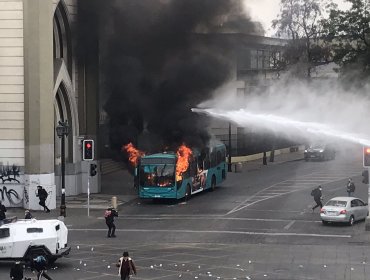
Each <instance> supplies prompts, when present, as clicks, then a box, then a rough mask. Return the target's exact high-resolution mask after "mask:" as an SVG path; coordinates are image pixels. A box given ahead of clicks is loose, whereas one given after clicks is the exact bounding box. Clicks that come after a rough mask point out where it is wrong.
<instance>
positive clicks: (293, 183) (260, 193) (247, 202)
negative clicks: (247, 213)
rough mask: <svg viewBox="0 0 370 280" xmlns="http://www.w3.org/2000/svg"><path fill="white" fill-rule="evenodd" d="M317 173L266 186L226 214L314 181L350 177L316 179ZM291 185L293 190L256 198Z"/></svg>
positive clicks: (298, 188)
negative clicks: (309, 177)
mask: <svg viewBox="0 0 370 280" xmlns="http://www.w3.org/2000/svg"><path fill="white" fill-rule="evenodd" d="M315 174H318V173H312V174H308V175H303V176H302V177H300V178H303V177H308V176H311V180H310V179H307V180H306V179H300V178H297V179H295V180H291V179H290V180H285V181H282V182H279V183H276V184H274V185H271V186H269V187H267V188H264V189H262V190H260V191H258V192H257V193H255V194H254V195H252V196H249V197H248V198H247V199H246V200H244V201H243V202H241V203H239V204H238V205H237V206H235V207H234V208H233V209H231V210H230V211H229V212H227V213H226V214H225V216H227V215H229V214H232V213H235V212H238V211H240V210H243V209H245V208H246V207H249V206H251V205H254V204H256V203H259V202H262V201H265V200H267V199H271V198H276V197H280V196H282V195H285V194H290V193H293V192H297V191H302V190H306V189H309V188H310V187H312V186H313V182H322V183H321V184H322V185H323V183H332V182H337V181H341V180H343V179H345V178H348V176H345V177H341V178H339V177H338V178H337V180H315ZM349 177H351V176H349ZM305 181H306V182H307V181H308V182H310V183H308V182H307V183H305ZM287 184H288V185H287ZM296 184H299V185H302V186H301V187H299V186H296ZM289 185H290V186H289ZM314 185H317V184H314ZM289 187H290V189H291V191H287V192H282V193H281V194H276V195H271V196H268V197H265V198H262V199H258V200H255V198H256V197H261V196H263V195H264V194H266V193H268V192H269V191H273V192H275V191H277V189H276V188H279V189H280V190H281V189H282V188H283V189H286V188H289Z"/></svg>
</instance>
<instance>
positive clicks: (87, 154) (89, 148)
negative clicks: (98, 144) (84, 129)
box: [82, 140, 94, 160]
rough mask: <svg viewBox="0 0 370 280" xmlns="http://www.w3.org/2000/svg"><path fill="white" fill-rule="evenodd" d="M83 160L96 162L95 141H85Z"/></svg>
mask: <svg viewBox="0 0 370 280" xmlns="http://www.w3.org/2000/svg"><path fill="white" fill-rule="evenodd" d="M82 160H94V140H84V141H83V148H82Z"/></svg>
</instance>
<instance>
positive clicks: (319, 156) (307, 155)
mask: <svg viewBox="0 0 370 280" xmlns="http://www.w3.org/2000/svg"><path fill="white" fill-rule="evenodd" d="M304 159H305V160H306V161H308V160H310V159H316V160H330V159H335V149H334V147H333V146H332V145H330V144H317V145H311V146H310V147H309V148H307V149H306V150H305V151H304Z"/></svg>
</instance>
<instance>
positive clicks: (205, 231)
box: [68, 228, 352, 238]
mask: <svg viewBox="0 0 370 280" xmlns="http://www.w3.org/2000/svg"><path fill="white" fill-rule="evenodd" d="M68 230H70V231H104V232H105V231H107V229H89V228H85V229H68ZM116 232H150V233H153V232H167V233H202V234H204V233H215V234H220V233H225V234H239V235H268V236H306V237H320V238H321V237H327V238H351V237H352V236H351V235H344V234H343V235H342V234H317V233H295V232H255V231H233V230H188V229H184V230H182V229H174V230H167V229H116Z"/></svg>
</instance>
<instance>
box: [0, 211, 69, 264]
mask: <svg viewBox="0 0 370 280" xmlns="http://www.w3.org/2000/svg"><path fill="white" fill-rule="evenodd" d="M67 237H68V229H67V227H66V226H65V224H64V223H63V222H62V221H59V220H36V219H29V220H23V219H20V220H17V218H16V217H14V218H11V219H7V220H6V221H5V223H4V224H3V225H1V226H0V260H12V259H17V260H23V261H25V262H30V261H32V259H33V258H35V257H36V256H39V255H43V256H45V257H46V259H47V260H48V263H49V264H52V263H54V262H55V261H56V260H57V259H58V258H60V257H62V256H65V255H68V254H69V252H70V250H71V248H70V247H68V245H67Z"/></svg>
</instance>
